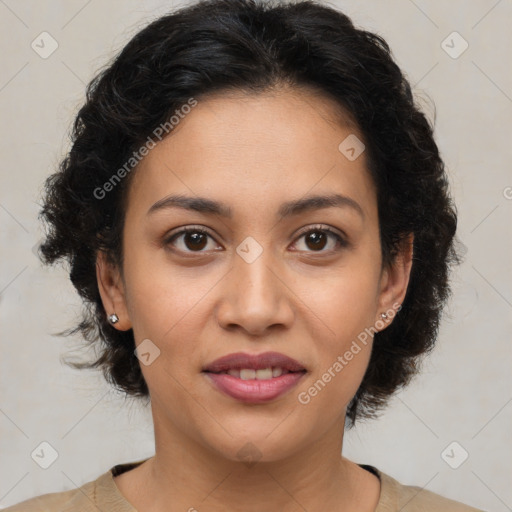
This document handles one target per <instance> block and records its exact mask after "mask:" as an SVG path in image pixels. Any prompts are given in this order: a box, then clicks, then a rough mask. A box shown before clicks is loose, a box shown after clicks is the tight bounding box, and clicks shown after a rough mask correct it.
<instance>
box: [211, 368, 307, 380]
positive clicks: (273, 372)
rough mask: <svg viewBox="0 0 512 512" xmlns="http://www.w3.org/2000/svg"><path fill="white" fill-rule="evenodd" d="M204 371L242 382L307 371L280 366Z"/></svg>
mask: <svg viewBox="0 0 512 512" xmlns="http://www.w3.org/2000/svg"><path fill="white" fill-rule="evenodd" d="M203 371H204V372H205V373H213V374H216V375H231V377H235V378H236V379H241V380H269V379H275V378H277V377H281V375H286V374H288V373H306V370H300V371H290V370H288V369H286V368H282V367H280V366H274V367H269V368H263V369H258V370H254V369H253V368H241V369H237V368H230V369H229V370H225V371H221V372H209V371H205V370H203Z"/></svg>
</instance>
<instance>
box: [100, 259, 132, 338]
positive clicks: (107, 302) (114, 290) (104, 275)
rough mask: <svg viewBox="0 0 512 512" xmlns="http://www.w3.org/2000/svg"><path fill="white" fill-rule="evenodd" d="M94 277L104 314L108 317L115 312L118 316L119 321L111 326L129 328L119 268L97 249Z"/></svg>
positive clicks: (121, 328) (123, 329) (125, 329)
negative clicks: (96, 281)
mask: <svg viewBox="0 0 512 512" xmlns="http://www.w3.org/2000/svg"><path fill="white" fill-rule="evenodd" d="M96 278H97V280H98V288H99V291H100V295H101V301H102V302H103V307H104V308H105V315H106V316H107V317H109V316H110V315H112V314H113V313H115V314H116V315H117V316H118V317H119V322H116V323H115V324H112V327H115V328H116V329H118V330H119V331H127V330H128V329H131V327H132V324H131V321H130V318H129V315H128V308H127V305H126V295H125V288H124V283H123V279H122V277H121V274H120V272H119V269H118V268H117V267H116V266H114V265H113V264H112V263H110V262H109V261H108V259H107V256H106V254H105V253H104V252H103V251H98V255H97V257H96Z"/></svg>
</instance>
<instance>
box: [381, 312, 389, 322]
mask: <svg viewBox="0 0 512 512" xmlns="http://www.w3.org/2000/svg"><path fill="white" fill-rule="evenodd" d="M380 316H381V317H382V318H383V320H386V319H387V318H388V315H387V314H386V313H381V314H380Z"/></svg>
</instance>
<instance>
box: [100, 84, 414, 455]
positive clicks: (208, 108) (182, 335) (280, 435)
mask: <svg viewBox="0 0 512 512" xmlns="http://www.w3.org/2000/svg"><path fill="white" fill-rule="evenodd" d="M333 111H334V105H333V104H332V103H330V102H329V100H327V99H322V98H320V97H318V96H315V95H313V94H311V93H310V94H308V93H306V92H299V91H290V90H288V91H283V92H279V93H274V94H272V95H271V94H262V95H258V96H243V95H238V96H222V95H220V96H217V97H210V98H209V99H206V100H202V101H199V102H198V104H197V106H195V107H194V108H193V109H192V110H191V112H190V113H189V114H187V116H186V117H184V118H183V119H182V120H181V121H180V123H179V125H178V126H177V127H175V129H174V130H173V132H172V134H171V136H169V137H167V138H165V139H163V141H162V142H160V143H158V144H157V145H156V146H155V147H154V148H153V149H152V150H151V151H150V152H149V153H148V154H147V156H146V157H145V158H144V159H143V160H142V161H141V162H140V164H139V166H138V168H137V170H136V171H135V172H136V174H135V175H134V176H133V181H132V183H131V186H130V191H129V197H128V205H127V210H126V220H125V227H124V233H123V236H124V240H123V250H124V254H125V260H124V267H123V269H122V270H123V272H122V276H121V274H120V273H119V272H118V270H117V269H112V268H111V267H109V266H108V265H107V264H106V263H105V261H104V260H103V258H102V257H101V256H100V257H99V258H98V281H99V286H100V292H101V294H102V298H103V302H104V305H105V310H106V311H107V312H109V313H110V312H112V311H116V313H117V315H118V316H119V318H120V321H119V323H118V324H116V328H118V329H121V330H126V329H129V328H133V332H134V336H135V340H136V344H137V346H140V345H141V343H145V345H143V347H144V351H146V352H149V354H150V356H148V357H147V360H148V361H151V363H150V364H147V365H146V364H141V369H142V372H143V375H144V378H145V380H146V382H147V385H148V387H149V390H150V394H151V404H152V411H153V417H154V421H155V433H156V435H157V437H158V435H161V436H163V435H164V434H163V432H166V433H167V434H168V435H169V436H173V438H174V439H175V438H181V439H187V440H188V441H189V442H191V443H195V444H198V445H201V446H202V447H205V448H208V449H210V450H213V451H215V452H218V453H219V454H221V455H222V456H223V457H225V458H226V459H230V460H236V459H237V458H239V455H238V452H239V450H240V449H241V448H242V447H243V446H244V445H245V444H246V443H247V442H251V443H252V444H253V445H254V446H255V447H257V450H258V451H259V456H260V457H262V460H268V461H270V460H278V459H280V458H284V457H286V456H289V455H291V454H293V453H295V452H297V451H299V450H301V449H304V448H305V447H306V446H307V445H308V444H310V443H314V442H315V441H319V440H320V439H321V438H322V437H323V436H325V435H326V434H327V432H329V431H337V432H338V433H339V434H340V435H341V433H342V431H343V423H344V417H345V410H346V407H347V405H348V403H349V402H350V400H351V398H352V397H353V396H354V394H355V393H356V391H357V389H358V387H359V384H360V382H361V380H362V378H363V376H364V373H365V370H366V368H367V365H368V361H369V357H370V353H371V346H372V337H371V336H370V337H369V338H368V339H367V343H361V342H357V343H358V346H359V351H357V353H355V354H354V351H353V352H352V353H353V357H352V358H350V360H349V361H347V358H344V354H346V352H347V351H350V349H351V347H353V346H354V345H353V343H354V341H357V340H358V336H360V335H361V333H362V332H364V331H365V328H367V329H368V328H371V327H374V326H375V325H376V322H377V321H378V320H381V316H380V315H381V313H382V312H386V311H389V310H390V308H392V307H393V304H394V303H401V302H402V300H403V297H404V295H405V291H406V286H407V282H408V277H409V270H410V266H409V264H410V261H409V260H407V259H404V260H403V261H402V263H400V259H398V260H397V261H398V262H399V263H397V265H396V268H395V267H393V268H390V269H384V270H383V269H382V268H381V263H382V261H381V247H380V243H379V222H378V212H377V199H376V191H375V188H374V185H373V183H372V180H371V178H370V175H369V173H368V170H367V168H366V165H367V162H366V159H365V153H364V152H363V153H362V154H361V155H360V156H359V157H357V158H356V159H355V160H354V159H353V158H351V159H349V158H347V156H346V154H347V153H343V152H342V151H340V149H339V146H340V143H342V141H344V140H345V139H346V138H347V137H348V136H349V135H356V136H357V137H358V138H359V139H360V140H363V137H362V135H361V134H360V133H359V132H358V131H357V130H356V129H355V128H353V127H352V128H351V127H350V126H349V125H347V124H344V123H342V122H341V121H340V120H339V119H335V118H334V117H333V115H332V112H333ZM342 147H343V146H342ZM349 154H350V153H349ZM171 196H182V197H183V198H185V197H186V198H191V199H194V200H196V203H195V208H192V206H191V202H188V203H186V202H183V201H182V202H181V204H179V203H177V202H176V201H174V202H173V201H170V200H169V198H170V197H171ZM313 196H319V197H320V196H321V197H330V198H332V197H334V196H338V202H337V203H336V204H331V205H328V204H326V203H325V202H322V201H317V202H311V201H308V199H310V198H311V197H313ZM198 198H205V199H207V200H208V203H205V202H202V203H199V202H197V199H198ZM339 198H341V199H339ZM343 198H345V199H343ZM166 199H167V201H165V200H166ZM295 202H298V203H297V204H295V206H294V205H293V203H295ZM214 203H215V208H213V207H212V205H214ZM187 204H188V206H187ZM201 205H202V207H201ZM205 205H208V208H205V207H204V206H205ZM215 209H217V210H218V211H213V210H215ZM185 229H188V230H190V232H188V233H187V232H184V230H185ZM390 321H391V320H388V322H390ZM378 325H379V326H380V328H381V329H382V328H385V327H386V324H384V326H383V325H382V324H381V323H380V322H378ZM377 330H379V329H377ZM370 332H371V331H370ZM359 339H361V337H359ZM147 340H150V341H147ZM155 347H157V348H155ZM158 351H159V353H158ZM268 351H272V352H278V353H281V354H284V355H285V356H288V357H290V358H293V359H294V360H296V361H297V362H299V363H300V365H301V366H302V367H303V368H304V369H305V372H302V373H300V375H298V376H296V377H294V380H293V382H292V380H291V379H290V378H289V379H288V381H290V382H292V384H290V385H291V387H289V388H285V390H284V391H283V392H281V393H280V394H279V395H278V396H275V397H274V398H271V399H268V398H266V399H264V400H263V401H260V402H258V401H257V400H253V401H250V400H249V401H247V400H242V399H239V398H234V397H233V396H230V395H229V394H226V393H225V392H223V391H221V390H220V389H219V388H218V387H217V386H216V385H215V384H214V382H213V380H212V379H211V378H210V376H209V375H208V374H207V373H204V372H203V369H204V368H205V367H206V366H207V365H208V364H210V363H211V362H213V361H214V360H216V359H217V358H220V357H222V356H226V355H228V354H232V353H239V352H243V353H246V354H261V353H263V352H268ZM157 354H158V355H157ZM339 357H342V358H343V360H344V361H345V363H344V364H343V365H342V366H343V368H342V369H341V370H339V366H336V362H337V361H338V364H339V365H340V364H341V363H340V359H339ZM329 369H330V372H329ZM326 373H329V375H330V376H331V378H330V379H328V376H327V377H325V374H326ZM246 376H247V375H246ZM288 377H291V376H290V375H289V376H288ZM231 378H232V379H235V378H236V376H232V377H231ZM251 378H253V377H251ZM281 379H282V377H281ZM224 380H225V379H224ZM318 380H321V381H322V382H323V383H324V385H318V384H317V386H316V393H315V392H314V391H311V389H312V387H314V385H315V383H316V382H318ZM247 382H249V381H247ZM260 382H261V381H260ZM251 389H254V388H251ZM308 397H309V399H308ZM159 433H160V434H159ZM157 442H158V440H157Z"/></svg>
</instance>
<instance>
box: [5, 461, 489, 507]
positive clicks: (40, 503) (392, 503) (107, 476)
mask: <svg viewBox="0 0 512 512" xmlns="http://www.w3.org/2000/svg"><path fill="white" fill-rule="evenodd" d="M146 460H147V459H143V460H139V461H135V462H127V463H124V464H117V465H116V466H113V467H112V468H111V469H109V470H108V471H107V472H106V473H103V474H102V475H101V476H99V477H98V478H97V479H96V480H93V481H91V482H87V483H85V484H84V485H82V487H80V488H77V489H71V490H69V491H62V492H54V493H49V494H43V495H41V496H37V497H35V498H30V499H28V500H25V501H22V502H21V503H18V504H17V505H13V506H12V507H8V508H6V509H3V512H77V511H80V512H98V511H99V510H100V511H101V512H137V510H136V509H135V508H134V507H133V506H132V505H131V504H130V502H129V501H128V500H127V499H126V498H125V497H124V496H123V495H122V494H121V492H120V491H119V489H118V487H117V485H116V483H115V481H114V478H113V477H114V476H117V475H120V474H121V473H124V472H125V471H128V470H130V469H133V468H134V467H136V466H138V465H139V464H142V463H143V462H145V461H146ZM359 465H360V466H361V467H363V468H364V469H366V470H367V471H370V472H371V473H374V474H375V475H377V476H378V477H379V479H380V482H381V491H380V498H379V502H378V504H377V508H376V509H375V512H398V511H400V512H484V511H482V510H480V509H476V508H473V507H470V506H468V505H464V504H462V503H459V502H458V501H453V500H449V499H448V498H443V497H442V496H440V495H438V494H434V493H433V492H430V491H427V490H422V489H421V488H420V487H416V486H407V485H401V484H400V483H399V482H397V481H396V480H395V479H394V478H392V477H390V476H389V475H387V474H385V473H382V471H379V470H378V469H377V468H375V467H373V466H369V465H366V464H359Z"/></svg>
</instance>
